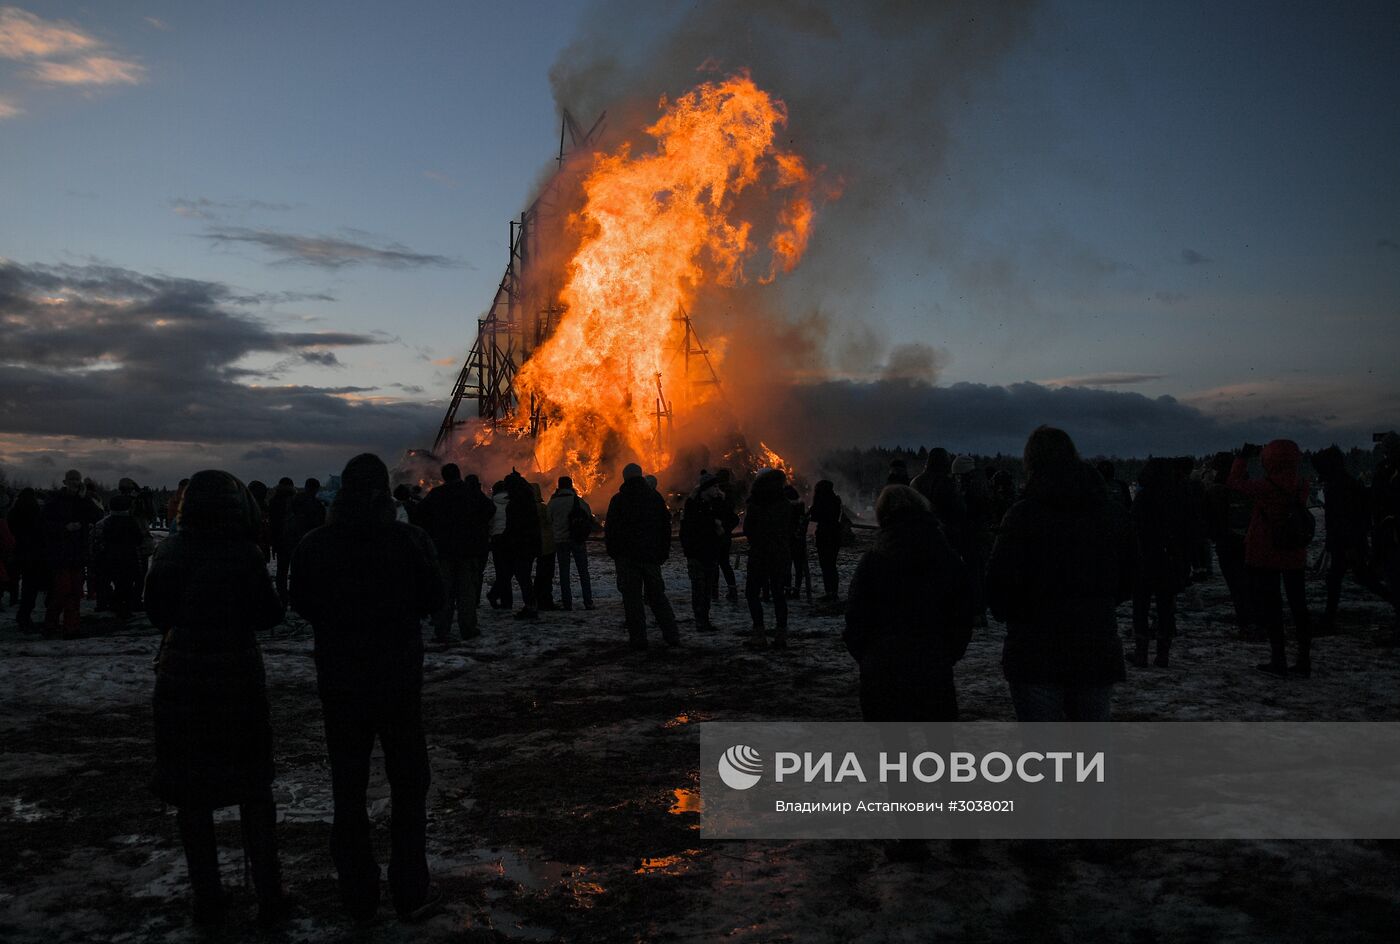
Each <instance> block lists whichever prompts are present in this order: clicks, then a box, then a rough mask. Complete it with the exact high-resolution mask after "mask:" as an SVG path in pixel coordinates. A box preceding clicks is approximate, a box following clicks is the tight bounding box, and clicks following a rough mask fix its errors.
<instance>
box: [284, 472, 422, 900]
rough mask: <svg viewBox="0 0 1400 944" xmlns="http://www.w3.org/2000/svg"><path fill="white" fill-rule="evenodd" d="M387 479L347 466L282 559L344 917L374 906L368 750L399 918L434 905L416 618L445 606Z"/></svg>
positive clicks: (417, 533)
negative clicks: (318, 721)
mask: <svg viewBox="0 0 1400 944" xmlns="http://www.w3.org/2000/svg"><path fill="white" fill-rule="evenodd" d="M395 519H396V515H395V510H394V501H393V498H392V497H391V492H390V490H389V470H388V468H386V467H385V465H384V463H383V461H382V460H380V458H379V457H378V456H375V455H372V454H370V453H363V454H361V455H358V456H356V457H355V458H353V459H351V460H350V461H349V463H347V464H346V466H345V471H344V472H343V473H342V474H341V477H340V491H338V492H337V493H336V496H335V501H334V503H333V504H332V506H331V509H330V513H329V515H328V516H327V520H326V524H325V525H324V526H322V527H320V528H316V529H315V530H313V531H311V532H310V533H308V534H307V535H306V537H304V538H303V539H302V540H301V543H300V544H299V545H298V546H297V549H296V551H295V552H294V553H293V555H292V569H291V584H290V589H291V598H292V608H293V609H294V610H296V611H297V612H298V613H300V614H301V615H302V616H303V617H304V618H305V619H306V620H307V621H308V622H310V623H311V627H312V630H313V633H314V636H315V653H314V654H315V659H316V688H317V691H318V693H319V694H320V697H321V707H322V709H323V711H324V714H325V723H326V752H327V754H328V755H329V756H330V765H331V793H332V796H333V799H334V802H335V821H334V823H333V825H332V826H331V841H330V846H331V857H332V859H333V860H334V861H335V868H336V873H337V875H338V876H339V885H340V894H341V898H342V900H343V902H344V906H345V909H346V911H348V912H349V913H350V915H351V917H352V918H354V919H355V920H357V921H367V920H370V919H372V918H373V916H374V914H375V912H376V911H377V909H378V907H379V865H378V863H376V862H375V858H374V844H373V842H372V841H371V838H370V820H369V814H368V813H367V811H366V809H365V795H366V791H367V790H368V788H369V770H370V757H371V755H372V754H373V752H374V742H375V740H376V739H378V741H379V745H380V747H381V748H382V749H383V751H384V772H385V774H386V775H387V777H388V779H389V791H390V794H389V795H390V803H391V805H392V809H393V817H392V819H391V820H390V824H389V848H390V851H389V888H390V892H391V896H392V899H393V903H394V909H395V910H396V911H397V912H398V914H399V916H400V917H401V918H404V919H406V920H417V919H419V918H422V917H426V916H427V915H428V914H429V913H431V912H432V911H433V910H434V909H435V908H436V906H437V902H438V899H439V897H440V896H439V894H438V893H437V891H436V890H435V889H434V888H433V887H432V885H431V882H430V879H429V873H428V859H427V838H426V834H427V810H428V784H429V768H428V746H427V741H426V739H425V736H424V733H423V705H422V693H423V636H422V629H421V622H422V620H423V618H424V617H428V616H431V615H433V614H435V613H437V612H439V611H440V610H441V608H442V605H443V600H444V599H445V594H444V593H443V585H442V573H441V571H440V570H439V568H438V561H437V552H436V551H435V550H434V549H433V542H432V539H431V538H429V537H428V535H427V533H426V532H424V531H423V530H422V529H421V528H419V527H417V526H416V525H411V524H404V523H403V522H401V521H397V520H395Z"/></svg>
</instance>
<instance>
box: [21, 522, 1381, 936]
mask: <svg viewBox="0 0 1400 944" xmlns="http://www.w3.org/2000/svg"><path fill="white" fill-rule="evenodd" d="M858 553H859V548H853V549H849V550H843V552H842V569H843V571H844V572H845V573H846V574H847V575H848V574H849V572H850V570H851V568H852V567H853V565H854V562H855V559H856V555H857V554H858ZM592 564H593V568H594V585H595V588H596V592H597V597H598V608H597V609H596V610H595V611H593V612H585V611H582V610H578V611H575V612H573V613H562V612H556V613H547V614H545V615H544V616H543V618H542V619H541V621H540V622H539V623H536V624H521V623H518V622H516V621H514V620H512V619H511V618H510V617H509V616H508V615H507V614H505V613H502V612H496V611H492V610H490V609H487V608H485V607H484V606H483V609H482V629H483V635H482V637H481V639H480V640H478V641H475V642H473V643H471V644H469V645H456V646H452V647H448V648H445V649H444V648H442V647H434V648H433V649H431V650H430V651H429V653H428V656H427V671H426V675H427V684H426V687H425V695H424V703H425V704H424V709H425V715H426V719H427V731H428V741H429V746H430V754H431V757H432V765H433V784H432V790H431V795H430V817H431V819H430V823H429V835H428V839H429V853H430V864H431V866H432V868H433V871H434V873H435V874H436V876H437V880H438V881H439V882H440V884H441V885H442V887H443V888H444V890H445V892H446V895H447V904H448V910H447V913H446V914H444V915H441V916H439V917H437V918H434V919H432V920H430V921H429V922H428V923H426V924H424V925H421V926H417V927H412V928H409V927H405V926H403V925H400V924H398V923H397V922H396V921H395V920H393V919H392V917H391V916H390V912H389V909H388V907H387V906H385V907H384V908H383V909H382V911H381V918H380V921H379V922H378V923H377V924H376V925H374V926H372V927H369V928H364V929H361V928H355V927H353V926H351V925H350V924H349V923H348V922H347V921H346V920H345V919H344V918H343V917H342V916H341V914H340V911H339V906H338V901H337V898H336V894H335V885H334V879H333V872H332V868H331V863H330V858H329V855H328V852H327V849H326V842H327V838H328V833H329V825H328V824H329V822H330V812H331V810H330V784H329V770H328V767H327V764H326V760H325V754H324V742H323V738H322V730H321V723H320V712H319V704H318V702H317V700H316V697H315V688H314V670H313V666H312V662H311V633H310V628H309V627H308V626H306V625H305V624H304V623H302V622H300V621H299V620H297V619H295V618H289V620H288V622H287V624H286V625H285V626H283V627H280V628H278V629H277V630H275V631H274V632H272V633H271V634H269V635H268V636H267V637H266V638H265V639H264V652H265V655H266V660H267V670H268V678H269V684H270V686H271V698H272V707H273V717H274V725H275V734H276V747H277V764H278V772H279V775H278V780H277V784H276V792H277V799H278V803H279V807H280V813H279V818H280V820H281V825H280V832H279V836H280V841H281V843H282V849H283V853H282V855H283V868H284V871H285V873H286V875H287V878H288V881H289V884H290V885H291V886H293V887H294V889H295V891H296V893H297V894H298V896H299V897H300V900H301V903H300V905H299V906H298V909H297V912H296V915H295V918H294V920H293V921H292V923H291V924H290V925H289V927H287V928H286V929H285V930H281V931H278V932H269V933H265V934H259V933H258V932H256V931H255V929H254V927H253V924H252V918H253V913H254V906H253V903H252V899H251V893H250V891H249V888H248V885H247V882H246V881H245V878H244V869H243V856H242V852H241V850H240V848H239V843H238V831H237V825H236V823H235V822H234V817H233V816H232V815H230V814H231V813H232V811H225V814H223V815H222V816H221V819H222V821H223V825H221V827H220V829H221V831H222V833H221V845H222V855H223V856H224V880H225V884H226V886H228V887H229V888H230V889H231V890H232V891H233V902H234V905H235V908H234V910H233V913H232V916H231V924H230V927H229V929H228V930H225V931H222V932H219V933H215V934H207V933H199V932H196V931H194V930H193V929H192V928H191V927H190V925H189V922H188V917H187V915H188V898H187V890H186V884H185V875H184V863H183V859H182V856H181V854H180V851H179V846H178V842H177V838H176V831H175V820H174V814H173V811H172V810H169V809H163V808H162V806H161V804H160V803H159V802H158V801H157V800H156V799H155V798H154V797H153V796H152V795H151V794H150V793H149V792H148V790H147V789H146V781H147V778H148V776H149V774H150V768H151V756H152V749H151V735H150V732H151V717H150V696H151V689H152V684H153V674H152V669H151V660H152V657H153V655H154V654H155V651H156V639H155V636H154V634H153V632H152V630H151V628H150V626H149V624H148V623H146V622H145V621H144V620H142V619H141V618H140V617H137V618H134V619H132V620H130V621H127V622H125V623H118V622H116V621H115V620H111V619H102V618H99V617H98V616H97V615H95V614H88V613H85V615H84V620H85V636H84V638H82V639H79V640H75V641H68V642H62V641H46V640H41V639H38V638H37V637H33V636H22V635H20V634H19V633H18V631H17V629H16V627H15V623H14V608H13V607H7V609H6V610H5V611H4V612H3V613H0V677H2V678H3V681H0V732H3V734H2V735H0V736H2V737H3V754H0V850H3V854H0V940H4V941H7V942H31V941H32V942H43V944H59V942H68V941H73V942H77V941H82V942H89V941H112V942H118V941H133V942H135V941H186V940H230V941H232V940H245V939H253V938H259V939H266V940H280V941H304V942H323V941H336V940H354V941H360V940H362V941H386V942H389V941H408V940H414V941H498V940H537V941H548V940H562V941H663V940H664V941H670V940H676V941H712V940H734V941H755V942H756V941H833V942H837V941H931V940H938V939H949V940H970V941H987V942H992V941H1027V940H1029V941H1072V940H1105V941H1127V942H1154V941H1177V940H1192V941H1239V942H1245V941H1260V942H1263V941H1277V940H1284V939H1287V940H1292V941H1305V940H1322V939H1329V940H1331V939H1336V940H1348V941H1359V940H1382V939H1384V940H1394V934H1395V930H1396V927H1397V926H1400V923H1397V918H1400V851H1397V848H1396V844H1394V843H1382V842H1242V841H1241V842H1214V843H1212V842H1146V841H1142V842H1138V841H1133V842H1122V843H1118V844H1116V845H1114V846H1112V847H1109V848H1097V849H1091V848H1088V847H1081V845H1080V844H1074V843H1061V844H1055V845H1054V846H1053V847H1052V849H1051V854H1050V855H1048V856H1046V855H1031V854H1028V852H1027V850H1026V848H1025V847H1024V846H1023V845H1020V844H1016V843H1007V842H984V843H982V844H981V845H980V847H979V848H978V849H977V850H976V851H975V852H973V853H971V854H969V855H962V854H959V855H954V854H953V852H952V851H951V850H950V849H949V848H948V847H947V845H946V844H944V843H939V842H935V843H933V848H934V856H933V858H932V860H931V861H930V862H927V863H924V864H919V865H907V864H904V865H894V864H890V863H888V862H887V861H886V860H885V857H884V854H883V846H882V844H881V843H879V842H875V841H869V842H858V841H847V842H722V843H721V842H707V841H704V840H702V839H701V838H700V836H699V827H698V813H697V809H698V805H699V796H698V793H697V791H696V786H697V778H698V770H697V764H698V754H699V751H698V738H697V734H696V729H695V727H694V725H695V724H696V723H698V722H703V721H707V720H712V719H714V720H784V719H792V720H798V719H802V720H853V719H858V718H859V709H858V706H857V701H856V688H855V686H856V676H855V672H854V666H853V663H852V662H851V660H850V658H849V656H848V655H847V654H846V652H845V650H844V649H843V647H842V645H841V642H840V638H839V633H840V626H841V620H840V616H839V615H838V614H836V613H832V612H823V611H822V610H821V609H820V608H818V607H815V606H813V605H811V604H808V603H806V602H800V603H798V604H796V606H795V610H794V617H793V621H794V626H795V629H796V638H795V639H794V640H793V646H792V648H791V649H790V650H789V651H787V652H785V653H763V654H759V653H753V652H749V651H747V650H745V649H744V648H743V647H742V645H741V643H742V639H741V638H740V637H738V636H736V635H735V633H734V631H735V630H738V629H741V628H743V627H744V626H745V625H746V624H747V615H746V612H745V611H744V610H743V609H742V608H741V606H739V605H733V604H728V603H721V604H720V605H719V608H718V612H717V615H716V619H715V622H716V623H717V625H718V626H719V627H720V629H721V631H720V632H719V633H717V634H714V635H708V636H697V635H695V634H694V633H691V632H688V630H689V629H690V628H691V623H690V619H689V605H688V585H687V583H686V579H685V574H684V562H683V561H680V560H678V559H673V560H672V561H671V563H670V564H668V565H667V568H666V576H667V581H668V587H669V589H670V596H671V599H672V601H673V604H674V606H675V608H676V611H677V613H678V614H679V615H680V616H681V617H682V632H683V635H684V646H683V648H681V649H678V650H666V649H663V648H660V647H659V646H658V647H654V648H653V649H652V650H651V651H650V652H648V653H645V654H637V653H632V652H631V651H629V650H628V649H627V648H626V646H625V634H624V632H623V630H622V628H621V620H622V615H621V607H620V602H619V600H618V597H617V593H616V590H615V588H614V586H613V572H612V569H611V566H610V562H608V561H607V560H606V558H603V557H601V556H600V555H597V554H595V556H594V557H593V560H592ZM1309 592H1310V594H1311V595H1312V600H1313V604H1314V610H1315V611H1320V609H1321V593H1322V586H1321V583H1320V581H1318V580H1312V581H1311V582H1310V586H1309ZM1182 606H1183V611H1184V612H1183V614H1182V618H1181V631H1182V638H1181V639H1179V641H1178V643H1177V645H1176V648H1175V649H1174V651H1173V665H1172V667H1171V668H1170V669H1166V670H1162V669H1147V670H1138V669H1131V668H1130V670H1129V671H1130V678H1129V681H1128V683H1127V684H1125V685H1122V686H1120V687H1119V689H1118V690H1117V692H1116V695H1115V703H1114V714H1115V717H1117V718H1120V719H1144V720H1170V719H1179V720H1212V719H1229V720H1251V719H1252V720H1279V719H1298V720H1390V721H1394V720H1400V653H1397V652H1396V651H1395V650H1390V649H1385V648H1381V647H1379V646H1378V645H1377V644H1376V643H1377V639H1378V637H1379V635H1380V628H1379V627H1380V625H1381V624H1382V623H1384V622H1386V621H1387V620H1388V616H1387V613H1386V610H1385V607H1384V606H1383V605H1382V604H1381V602H1380V601H1379V600H1376V599H1375V598H1373V597H1370V596H1368V595H1366V594H1365V593H1364V592H1362V591H1360V590H1359V589H1357V588H1354V587H1349V588H1348V596H1347V599H1346V601H1345V603H1344V618H1343V621H1342V623H1341V626H1340V627H1339V632H1338V633H1337V634H1336V635H1334V636H1329V637H1327V638H1325V639H1322V640H1320V641H1319V643H1318V646H1317V653H1316V656H1315V669H1314V673H1313V677H1312V679H1311V680H1309V681H1289V682H1283V683H1281V682H1278V681H1276V680H1273V679H1270V678H1267V677H1264V676H1261V675H1258V674H1256V673H1255V672H1253V671H1252V668H1251V667H1252V665H1253V664H1254V663H1255V662H1256V661H1259V660H1260V659H1261V658H1263V656H1264V655H1265V652H1264V649H1265V646H1264V645H1263V644H1261V643H1247V642H1243V641H1241V640H1240V639H1238V638H1237V636H1236V632H1235V630H1234V628H1233V626H1232V625H1231V623H1230V621H1229V608H1228V602H1227V600H1226V597H1225V595H1224V585H1223V583H1222V582H1221V580H1220V579H1219V578H1218V577H1216V578H1214V579H1212V580H1209V581H1207V582H1205V583H1203V584H1199V585H1196V586H1194V587H1192V588H1190V589H1189V590H1188V591H1187V592H1185V593H1184V594H1183V596H1182ZM1127 616H1128V613H1127V609H1126V608H1124V610H1123V611H1122V612H1121V613H1120V623H1121V625H1122V626H1123V627H1124V628H1125V629H1127V627H1128V620H1127ZM1001 635H1002V633H1001V629H1000V628H999V627H998V626H997V625H996V624H993V625H992V626H991V627H990V628H988V629H985V630H979V631H978V632H977V635H976V636H975V638H974V641H973V643H972V646H971V648H970V650H969V652H968V656H967V658H966V660H965V661H964V662H963V663H961V664H960V666H959V669H958V684H959V688H960V703H961V706H962V710H963V715H964V717H965V718H966V719H994V720H1011V719H1012V712H1011V703H1010V700H1009V699H1008V697H1007V692H1006V686H1005V684H1004V682H1003V681H1002V678H1001V674H1000V670H999V667H998V656H999V653H1000V645H1001ZM657 641H658V642H659V640H657ZM387 805H388V801H387V788H386V786H385V784H384V783H383V781H382V773H381V771H380V769H379V768H378V767H377V768H376V780H375V784H374V786H373V787H372V793H371V808H372V813H373V816H374V819H375V822H376V841H377V843H378V845H379V848H380V850H381V859H383V858H384V857H386V856H387V829H386V827H387V822H388V815H389V812H388V809H387Z"/></svg>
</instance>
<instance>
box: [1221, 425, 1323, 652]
mask: <svg viewBox="0 0 1400 944" xmlns="http://www.w3.org/2000/svg"><path fill="white" fill-rule="evenodd" d="M1255 456H1258V457H1259V459H1260V462H1261V463H1262V464H1263V466H1264V477H1263V478H1262V479H1251V478H1250V477H1249V460H1250V459H1252V458H1253V457H1255ZM1301 460H1302V452H1301V451H1300V450H1299V449H1298V444H1297V443H1295V442H1293V441H1292V440H1291V439H1275V440H1274V441H1273V442H1271V443H1269V444H1268V445H1267V446H1264V447H1263V448H1262V449H1261V448H1260V447H1259V446H1257V445H1254V444H1252V443H1245V445H1244V448H1243V449H1241V450H1240V453H1239V455H1237V456H1236V457H1235V462H1234V465H1233V466H1232V467H1231V468H1230V478H1229V481H1228V483H1227V484H1228V485H1229V487H1230V488H1231V489H1233V490H1234V491H1236V492H1239V493H1240V494H1242V495H1245V496H1247V497H1249V498H1251V499H1253V500H1254V512H1253V515H1252V516H1251V518H1250V520H1249V530H1248V531H1246V532H1245V536H1244V563H1245V570H1246V572H1247V574H1248V582H1249V587H1250V598H1251V603H1252V608H1253V610H1254V615H1255V618H1256V619H1257V620H1258V621H1259V628H1260V629H1263V630H1266V631H1267V632H1268V634H1269V649H1270V658H1269V661H1268V662H1263V663H1260V664H1259V665H1258V666H1257V667H1256V668H1258V669H1259V671H1261V672H1267V673H1268V674H1270V675H1276V676H1278V677H1280V678H1284V677H1286V676H1287V675H1288V672H1289V669H1288V662H1287V658H1286V655H1285V647H1284V635H1283V599H1282V597H1281V596H1280V595H1279V583H1280V581H1282V583H1283V590H1284V593H1286V594H1287V596H1288V607H1289V609H1290V610H1292V612H1293V627H1294V629H1295V630H1296V631H1297V633H1298V661H1297V664H1295V665H1294V666H1293V672H1294V674H1296V675H1300V676H1302V677H1303V678H1307V677H1308V675H1310V674H1311V672H1312V623H1311V621H1310V619H1309V617H1308V601H1307V597H1306V594H1305V592H1304V587H1303V568H1304V567H1305V566H1306V565H1307V558H1308V549H1307V547H1306V546H1292V547H1290V546H1286V544H1287V542H1285V540H1284V539H1283V532H1284V531H1285V530H1286V520H1287V518H1288V516H1289V513H1290V511H1291V510H1292V509H1293V508H1294V507H1295V505H1296V503H1298V502H1302V503H1303V505H1304V507H1306V504H1307V497H1308V483H1307V481H1306V480H1305V479H1304V478H1303V477H1302V476H1301V475H1299V473H1298V467H1299V463H1300V462H1301Z"/></svg>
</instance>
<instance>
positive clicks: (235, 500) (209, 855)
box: [145, 470, 286, 923]
mask: <svg viewBox="0 0 1400 944" xmlns="http://www.w3.org/2000/svg"><path fill="white" fill-rule="evenodd" d="M176 523H177V524H178V528H177V529H176V533H175V534H173V535H171V536H170V537H169V538H167V539H166V540H165V541H163V542H162V543H161V545H160V546H159V547H158V548H157V549H156V551H155V554H154V556H153V559H152V561H151V571H150V574H149V575H148V576H147V578H146V593H145V599H146V612H147V614H148V615H149V616H150V620H151V624H152V625H154V626H155V627H156V628H157V629H159V630H161V632H162V633H163V634H164V638H163V640H162V643H161V649H160V655H159V658H158V660H157V663H156V686H155V711H154V714H155V748H156V773H155V780H154V784H153V786H154V789H155V792H156V794H157V795H158V796H159V797H160V798H161V800H162V801H164V802H166V803H169V804H171V805H172V806H175V807H177V808H178V810H179V813H178V816H177V822H178V823H179V826H180V839H181V842H182V843H183V844H184V848H185V860H186V862H187V863H188V864H189V874H190V885H191V886H192V887H193V890H194V907H195V919H196V920H197V921H199V922H200V923H217V922H219V921H220V920H222V918H223V914H224V899H223V889H222V885H221V883H220V881H219V857H218V849H217V847H216V844H215V836H214V810H216V809H218V808H221V807H225V806H233V805H235V804H236V805H237V806H238V808H239V819H240V820H241V821H242V825H243V847H244V850H245V853H246V855H247V856H248V862H249V865H250V866H251V869H252V873H253V884H254V887H255V889H256V890H257V896H258V910H259V917H260V918H261V919H262V920H263V921H275V920H277V919H279V918H281V917H283V916H284V915H285V911H286V902H285V899H284V897H283V894H282V876H281V869H280V866H279V864H278V858H277V834H276V824H277V806H276V804H275V803H274V801H273V798H272V775H273V765H272V723H271V717H270V711H269V708H268V700H267V689H266V682H265V678H264V671H263V660H262V653H261V651H260V650H259V648H258V643H257V638H256V636H255V635H254V634H255V633H257V632H258V631H259V630H263V629H267V628H269V627H271V626H275V625H277V623H278V622H280V621H281V619H282V612H283V610H282V604H281V602H280V601H279V600H278V598H277V594H276V593H275V592H274V590H273V587H272V582H271V581H270V580H269V579H268V575H267V565H266V562H265V561H263V558H262V554H261V552H260V551H259V550H258V546H257V543H256V535H257V531H258V525H259V515H258V512H257V509H256V506H255V504H254V502H253V499H252V498H251V496H249V494H248V492H247V490H246V489H245V488H244V487H243V485H242V483H240V482H239V481H238V479H236V478H234V477H233V476H232V475H229V474H228V473H227V472H219V471H215V470H206V471H203V472H197V473H195V475H194V476H193V477H192V478H191V479H190V480H189V484H188V485H187V487H186V489H185V493H184V495H183V497H182V500H181V504H180V512H179V518H178V520H177V522H176Z"/></svg>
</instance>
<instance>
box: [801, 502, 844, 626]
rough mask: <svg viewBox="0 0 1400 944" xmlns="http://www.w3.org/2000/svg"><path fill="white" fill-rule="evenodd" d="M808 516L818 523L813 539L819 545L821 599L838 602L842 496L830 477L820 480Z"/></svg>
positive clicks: (818, 564) (825, 601)
mask: <svg viewBox="0 0 1400 944" xmlns="http://www.w3.org/2000/svg"><path fill="white" fill-rule="evenodd" d="M809 516H810V517H811V519H812V523H813V524H815V525H816V526H817V529H816V533H815V534H813V536H812V541H813V543H814V544H816V546H817V566H818V567H819V568H820V569H821V572H822V591H823V595H822V602H823V603H835V602H836V601H837V599H838V597H837V591H839V590H840V587H841V574H840V572H839V571H838V570H837V569H836V555H837V552H838V551H839V550H840V549H841V499H840V498H839V497H838V496H837V494H836V486H835V485H833V484H832V483H831V481H830V480H829V479H822V480H821V481H820V482H818V483H817V487H816V489H815V490H814V491H813V493H812V509H811V511H810V512H809Z"/></svg>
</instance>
